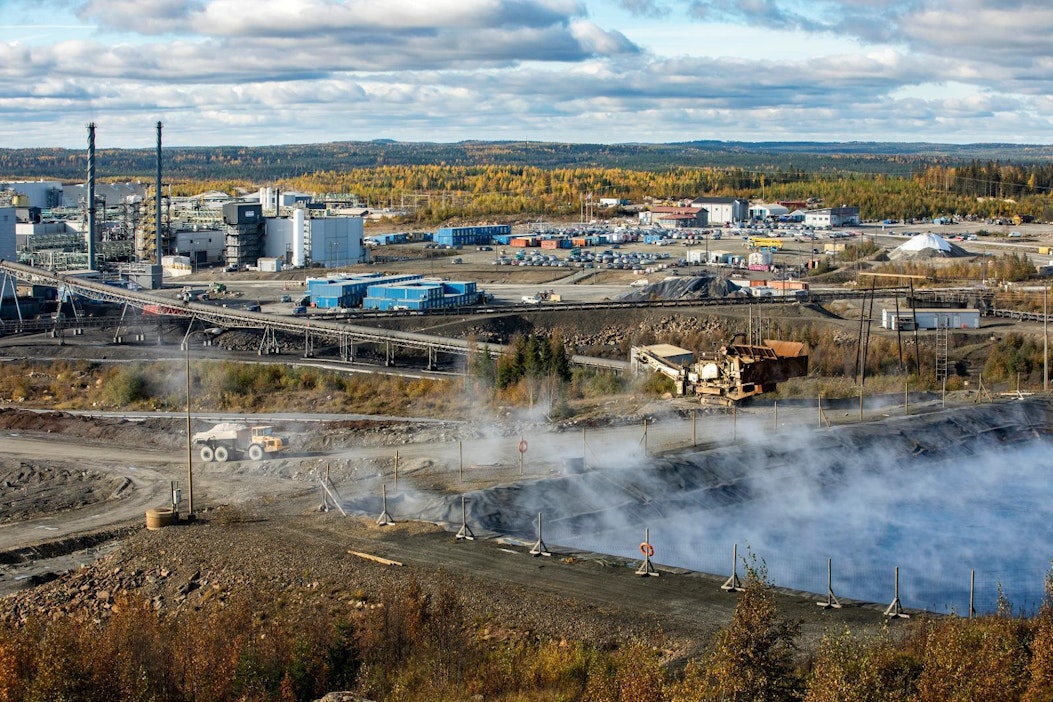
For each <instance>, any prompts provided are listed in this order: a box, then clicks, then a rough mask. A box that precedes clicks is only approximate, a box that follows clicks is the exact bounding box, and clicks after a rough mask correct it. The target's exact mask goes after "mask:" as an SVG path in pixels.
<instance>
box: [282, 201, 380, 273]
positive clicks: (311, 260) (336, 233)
mask: <svg viewBox="0 0 1053 702" xmlns="http://www.w3.org/2000/svg"><path fill="white" fill-rule="evenodd" d="M266 223H267V235H266V237H265V239H264V242H263V255H264V256H265V257H268V258H278V259H281V260H282V261H285V262H286V263H287V264H288V265H290V266H292V267H294V268H301V267H303V266H306V265H308V264H310V265H321V266H323V267H325V268H339V267H341V266H350V265H354V264H356V263H364V262H365V261H366V260H367V259H366V249H365V247H364V246H363V245H362V238H363V235H364V233H365V220H364V219H362V218H361V217H308V216H307V210H304V209H302V208H300V209H295V210H293V213H292V216H291V217H268V218H267V219H266Z"/></svg>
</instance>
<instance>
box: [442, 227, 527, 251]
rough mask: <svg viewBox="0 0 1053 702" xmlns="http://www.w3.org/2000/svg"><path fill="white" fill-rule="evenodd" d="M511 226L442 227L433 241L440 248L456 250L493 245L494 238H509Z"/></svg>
mask: <svg viewBox="0 0 1053 702" xmlns="http://www.w3.org/2000/svg"><path fill="white" fill-rule="evenodd" d="M511 234H512V225H511V224H486V225H483V226H478V227H442V228H441V229H439V231H437V232H435V236H434V238H433V241H434V242H435V243H436V244H439V245H441V246H449V247H450V248H454V249H458V248H461V247H464V246H477V245H480V244H492V243H494V237H504V236H511Z"/></svg>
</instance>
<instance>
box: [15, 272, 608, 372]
mask: <svg viewBox="0 0 1053 702" xmlns="http://www.w3.org/2000/svg"><path fill="white" fill-rule="evenodd" d="M0 273H6V274H8V275H10V276H12V277H13V278H15V279H17V280H19V281H22V282H24V283H30V284H33V285H45V286H50V287H54V288H56V289H58V290H59V291H60V294H61V293H63V292H65V293H68V294H70V295H76V296H79V297H83V298H86V299H90V300H95V301H98V302H110V303H114V304H117V305H121V306H122V307H123V311H122V314H121V317H120V319H119V320H116V319H107V320H100V319H99V318H88V317H82V316H79V315H78V314H76V307H74V311H75V314H74V317H73V318H69V319H62V320H59V319H55V320H26V319H22V318H21V312H19V319H18V320H17V322H9V323H8V324H7V325H6V326H7V327H8V329H9V330H12V329H13V330H14V331H18V332H24V331H51V330H56V329H59V328H64V329H73V330H78V329H80V328H82V327H88V326H94V327H98V326H112V325H114V324H116V326H117V328H118V331H117V333H116V334H115V335H114V342H115V343H120V340H121V339H122V335H121V333H120V331H121V328H122V327H124V326H131V325H132V321H131V320H129V319H128V314H127V313H128V311H129V310H137V311H138V312H139V313H140V315H156V316H158V317H173V318H184V319H187V320H191V321H199V322H201V323H202V324H203V325H204V326H205V327H219V328H223V329H231V328H237V329H259V330H261V331H262V332H263V335H262V336H263V339H262V341H261V344H260V351H259V353H260V354H261V355H262V354H265V353H274V352H276V350H277V343H276V341H275V337H274V335H275V334H276V333H278V332H281V333H286V334H292V335H299V336H302V337H303V338H304V355H305V356H312V355H313V347H314V339H316V338H323V339H328V340H329V341H331V342H336V343H338V344H339V346H340V355H341V358H342V359H343V360H345V361H353V360H354V358H355V348H356V346H357V345H360V344H371V345H373V346H375V347H378V348H382V349H384V354H385V365H392V363H393V361H394V355H393V354H394V350H395V349H396V348H399V347H401V348H405V349H414V350H418V351H424V352H426V353H427V356H428V367H429V369H430V368H433V367H434V366H435V361H436V354H439V353H444V354H450V355H459V356H467V355H468V354H471V353H481V352H482V351H483V349H485V350H486V352H488V353H490V354H491V355H500V354H502V353H504V352H506V351H507V350H508V348H507V347H506V346H503V345H499V344H486V345H480V344H478V343H473V342H469V341H467V340H464V339H453V338H448V337H443V336H435V335H432V334H419V333H416V332H406V331H398V330H392V329H375V328H373V327H367V326H362V325H355V324H349V323H343V322H339V321H330V320H319V319H313V318H303V317H279V316H276V315H270V314H265V313H262V312H250V311H248V310H243V309H233V308H230V307H218V306H216V305H208V304H204V303H199V302H179V301H173V300H171V299H167V298H162V297H159V296H156V295H153V294H151V293H149V292H142V291H134V290H129V289H127V288H120V287H115V286H112V285H107V284H105V283H103V282H100V281H97V280H90V279H85V278H80V277H77V276H71V275H63V274H61V273H54V272H50V271H47V270H43V269H40V268H34V267H32V266H24V265H21V264H18V263H10V262H8V261H0ZM134 324H135V325H140V326H141V324H142V319H141V317H140V319H137V320H134ZM75 333H76V331H75ZM188 335H189V330H188ZM184 343H186V340H185V339H184ZM571 362H572V363H574V364H577V365H582V366H588V367H593V368H604V369H608V370H614V371H619V372H621V371H627V370H628V368H629V364H628V362H626V361H617V360H611V359H605V358H595V357H592V356H573V357H572V358H571Z"/></svg>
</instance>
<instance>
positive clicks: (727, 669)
mask: <svg viewBox="0 0 1053 702" xmlns="http://www.w3.org/2000/svg"><path fill="white" fill-rule="evenodd" d="M743 560H744V562H745V566H746V579H745V583H744V589H743V591H742V592H741V593H740V594H739V601H738V603H737V604H736V605H735V611H734V614H733V615H732V619H731V623H730V624H729V625H728V626H727V627H725V628H723V629H721V630H720V631H719V632H718V633H717V635H716V638H715V640H714V642H713V644H712V645H711V646H710V647H709V649H707V651H706V653H705V654H704V655H703V657H702V660H701V661H699V662H696V663H692V664H689V666H688V667H687V669H686V670H685V674H684V678H683V680H681V681H680V682H679V683H678V684H677V685H676V686H675V687H674V695H673V699H674V700H676V701H678V702H680V701H683V702H687V701H688V700H704V701H706V700H713V701H717V700H720V701H723V702H787V701H788V700H797V699H801V697H802V694H803V691H804V687H803V680H802V678H801V677H800V676H799V675H798V674H797V672H796V670H795V668H794V665H793V654H794V651H795V650H796V643H795V640H796V638H797V636H798V634H799V633H800V628H801V625H800V622H798V621H791V620H788V619H783V618H781V617H780V616H779V613H778V610H777V607H776V602H775V595H774V593H773V592H772V584H771V583H770V582H769V580H768V571H767V566H765V564H764V563H763V561H758V559H757V558H756V556H755V555H753V554H751V555H750V556H749V557H748V558H746V559H743Z"/></svg>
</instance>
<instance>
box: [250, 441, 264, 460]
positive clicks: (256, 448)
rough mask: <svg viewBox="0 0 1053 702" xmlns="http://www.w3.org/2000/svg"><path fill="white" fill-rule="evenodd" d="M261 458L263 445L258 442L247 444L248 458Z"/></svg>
mask: <svg viewBox="0 0 1053 702" xmlns="http://www.w3.org/2000/svg"><path fill="white" fill-rule="evenodd" d="M261 458H263V447H262V446H260V445H259V444H253V445H252V446H249V460H250V461H258V460H260V459H261Z"/></svg>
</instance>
